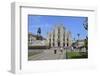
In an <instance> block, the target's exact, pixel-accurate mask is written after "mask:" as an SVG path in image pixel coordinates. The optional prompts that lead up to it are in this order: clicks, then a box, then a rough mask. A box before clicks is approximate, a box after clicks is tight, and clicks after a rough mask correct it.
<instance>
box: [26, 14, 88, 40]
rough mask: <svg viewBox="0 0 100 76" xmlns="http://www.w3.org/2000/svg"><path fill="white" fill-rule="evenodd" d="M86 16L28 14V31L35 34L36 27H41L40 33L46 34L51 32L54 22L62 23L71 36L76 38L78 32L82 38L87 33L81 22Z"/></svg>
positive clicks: (44, 35)
mask: <svg viewBox="0 0 100 76" xmlns="http://www.w3.org/2000/svg"><path fill="white" fill-rule="evenodd" d="M85 19H86V17H80V16H43V15H29V16H28V32H32V33H33V34H37V29H38V28H39V27H40V28H41V35H42V36H43V37H46V36H47V33H48V32H51V30H52V28H53V27H54V25H56V24H63V25H64V27H65V28H66V31H67V30H69V31H70V32H71V34H72V38H75V39H77V38H78V37H77V33H79V34H80V38H81V39H84V38H85V37H86V35H87V31H86V30H85V29H84V27H83V23H84V21H85Z"/></svg>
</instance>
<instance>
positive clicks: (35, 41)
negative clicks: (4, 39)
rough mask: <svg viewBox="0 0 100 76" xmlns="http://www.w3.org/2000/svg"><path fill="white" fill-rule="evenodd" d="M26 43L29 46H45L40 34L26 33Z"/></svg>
mask: <svg viewBox="0 0 100 76" xmlns="http://www.w3.org/2000/svg"><path fill="white" fill-rule="evenodd" d="M28 45H29V46H45V45H46V39H45V38H43V37H42V36H38V35H34V34H32V33H30V32H29V33H28Z"/></svg>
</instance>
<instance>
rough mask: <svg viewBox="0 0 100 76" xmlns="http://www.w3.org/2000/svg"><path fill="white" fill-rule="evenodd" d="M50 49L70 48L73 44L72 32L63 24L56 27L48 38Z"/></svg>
mask: <svg viewBox="0 0 100 76" xmlns="http://www.w3.org/2000/svg"><path fill="white" fill-rule="evenodd" d="M47 41H48V45H49V47H51V48H52V47H62V48H64V47H70V46H71V44H72V40H71V32H70V31H68V30H67V29H66V28H65V27H64V25H63V24H59V25H55V26H54V28H53V30H52V32H49V33H48V37H47Z"/></svg>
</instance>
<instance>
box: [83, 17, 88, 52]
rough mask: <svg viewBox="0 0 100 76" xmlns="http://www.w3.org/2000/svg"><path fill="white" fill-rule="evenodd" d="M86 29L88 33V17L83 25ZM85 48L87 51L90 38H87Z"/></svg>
mask: <svg viewBox="0 0 100 76" xmlns="http://www.w3.org/2000/svg"><path fill="white" fill-rule="evenodd" d="M83 26H84V29H85V30H86V31H88V18H87V17H86V19H85V21H84V23H83ZM84 46H85V48H86V50H88V37H87V36H86V39H85V40H84Z"/></svg>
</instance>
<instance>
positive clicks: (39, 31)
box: [37, 27, 41, 35]
mask: <svg viewBox="0 0 100 76" xmlns="http://www.w3.org/2000/svg"><path fill="white" fill-rule="evenodd" d="M37 35H41V28H40V27H39V28H38V30H37Z"/></svg>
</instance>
